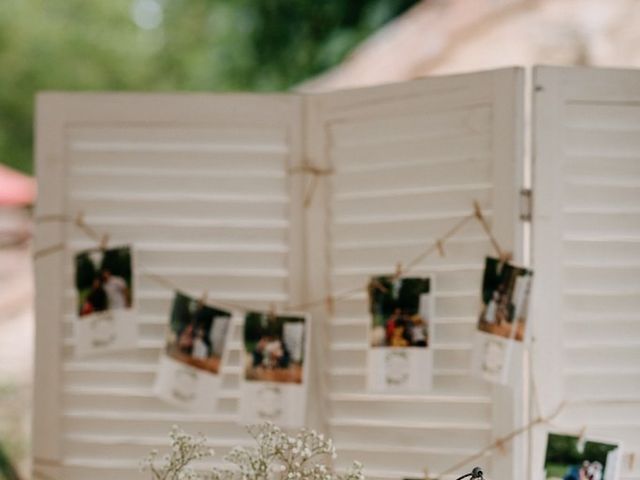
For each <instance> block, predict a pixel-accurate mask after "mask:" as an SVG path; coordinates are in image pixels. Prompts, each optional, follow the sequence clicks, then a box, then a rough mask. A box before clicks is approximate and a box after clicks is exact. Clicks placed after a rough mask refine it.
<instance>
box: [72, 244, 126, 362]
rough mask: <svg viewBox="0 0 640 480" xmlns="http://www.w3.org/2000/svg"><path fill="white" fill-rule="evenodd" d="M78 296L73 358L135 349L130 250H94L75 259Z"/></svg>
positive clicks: (84, 252)
mask: <svg viewBox="0 0 640 480" xmlns="http://www.w3.org/2000/svg"><path fill="white" fill-rule="evenodd" d="M74 267H75V287H76V295H77V297H76V298H77V303H76V321H75V322H74V331H75V355H76V356H78V357H83V356H88V355H95V354H102V353H108V352H113V351H120V350H126V349H131V348H135V347H136V344H137V341H138V326H137V319H136V316H135V313H134V310H133V307H134V305H133V304H134V302H133V299H134V295H133V294H134V282H133V272H134V265H133V251H132V248H131V247H130V246H121V247H112V248H106V249H102V248H94V249H90V250H84V251H81V252H78V253H77V254H76V255H75V265H74Z"/></svg>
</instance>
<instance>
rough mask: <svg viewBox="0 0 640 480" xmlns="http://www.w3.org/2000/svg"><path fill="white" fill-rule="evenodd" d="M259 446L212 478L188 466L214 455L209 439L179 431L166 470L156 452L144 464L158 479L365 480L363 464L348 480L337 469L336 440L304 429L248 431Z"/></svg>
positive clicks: (237, 452)
mask: <svg viewBox="0 0 640 480" xmlns="http://www.w3.org/2000/svg"><path fill="white" fill-rule="evenodd" d="M248 431H249V433H250V434H251V436H252V437H253V438H254V440H255V441H256V446H255V447H251V448H244V447H236V448H234V449H233V450H232V451H231V452H230V453H229V454H228V455H227V456H226V457H225V460H227V461H228V462H229V463H231V464H233V467H231V468H228V469H219V468H215V469H213V471H212V473H210V474H204V475H203V474H200V475H199V474H197V473H195V472H194V471H193V470H191V469H190V468H189V467H188V464H189V462H191V461H192V460H197V459H199V458H203V457H208V456H211V455H213V451H211V450H209V449H207V448H206V447H205V445H204V443H205V439H204V438H203V437H199V438H198V439H194V438H193V437H191V436H189V435H187V434H185V433H184V432H182V431H180V430H178V429H176V428H174V430H173V431H172V432H171V440H172V451H171V455H166V456H165V457H164V458H163V463H164V464H163V466H162V467H160V468H158V467H156V466H155V465H154V463H155V461H156V459H157V455H158V454H157V452H152V453H151V455H149V457H147V458H146V459H145V461H144V463H145V466H146V467H147V470H150V471H151V473H152V475H153V478H154V480H192V479H209V480H364V475H363V473H362V465H361V464H360V463H358V462H354V463H353V465H352V466H351V468H350V469H349V470H348V471H347V472H346V473H345V474H343V475H340V474H337V473H336V472H335V470H334V469H333V468H332V460H334V459H335V458H336V457H337V455H336V450H335V447H334V446H333V441H332V440H330V439H325V438H324V436H323V435H321V434H319V433H317V432H315V431H313V430H307V429H303V430H300V431H299V432H298V433H297V434H296V435H295V436H293V437H292V436H289V435H287V434H286V433H285V432H284V431H282V429H280V428H279V427H277V426H275V425H273V424H272V423H264V424H261V425H254V426H251V427H249V428H248Z"/></svg>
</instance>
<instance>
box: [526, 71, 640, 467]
mask: <svg viewBox="0 0 640 480" xmlns="http://www.w3.org/2000/svg"><path fill="white" fill-rule="evenodd" d="M533 84H534V88H535V91H534V93H533V95H534V97H533V106H534V124H533V127H534V128H533V134H534V142H533V150H534V169H533V172H534V181H533V186H534V221H533V232H534V234H533V267H534V270H535V275H536V278H537V280H536V284H535V285H536V286H535V289H534V298H533V302H532V307H533V315H532V318H533V322H532V323H533V325H534V328H535V337H536V341H535V350H534V356H535V370H534V373H535V377H536V379H537V383H538V389H539V390H540V398H541V403H542V408H543V409H544V410H545V412H544V413H545V414H548V413H550V412H551V411H553V410H554V409H555V408H556V407H557V405H558V404H559V402H561V401H562V400H566V401H568V402H569V404H568V405H567V406H566V408H565V410H564V411H563V413H562V414H561V415H560V416H559V417H558V418H557V419H556V420H555V422H554V424H555V426H556V427H557V428H561V429H566V430H567V431H568V432H573V433H574V434H579V433H580V432H581V430H582V427H583V426H584V425H587V426H588V428H587V429H586V432H585V433H586V435H592V436H595V437H601V438H611V439H614V440H615V439H617V440H619V441H622V442H623V447H624V450H625V451H626V452H627V455H626V456H625V457H624V458H623V469H622V477H621V478H623V479H631V478H640V313H639V312H640V72H638V71H630V70H627V71H625V70H601V69H586V68H585V69H581V68H553V67H539V68H536V69H535V70H534V78H533ZM534 447H535V448H534V453H535V455H534V459H533V462H532V468H533V469H534V471H533V472H532V473H533V475H534V476H533V478H536V477H537V475H539V468H540V465H542V463H541V462H542V455H543V453H544V452H543V451H542V449H543V447H544V441H543V433H542V432H541V431H540V430H539V431H538V432H537V434H536V436H535V444H534ZM629 454H634V455H635V460H634V459H632V457H631V456H630V455H629Z"/></svg>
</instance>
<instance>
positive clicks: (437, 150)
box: [306, 69, 523, 479]
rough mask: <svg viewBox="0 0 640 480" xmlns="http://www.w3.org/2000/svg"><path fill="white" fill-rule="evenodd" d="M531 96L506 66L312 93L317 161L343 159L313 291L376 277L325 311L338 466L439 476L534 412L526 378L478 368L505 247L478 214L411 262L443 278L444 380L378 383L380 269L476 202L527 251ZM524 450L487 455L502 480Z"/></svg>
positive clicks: (437, 337)
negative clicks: (486, 285)
mask: <svg viewBox="0 0 640 480" xmlns="http://www.w3.org/2000/svg"><path fill="white" fill-rule="evenodd" d="M522 93H523V72H522V71H521V70H519V69H507V70H500V71H494V72H486V73H476V74H469V75H459V76H453V77H442V78H428V79H422V80H418V81H414V82H410V83H406V84H398V85H388V86H382V87H374V88H367V89H360V90H351V91H344V92H335V93H330V94H323V95H318V96H315V97H310V98H309V99H308V102H307V116H306V118H307V139H308V141H307V147H308V151H309V159H310V161H311V162H312V163H313V164H314V165H317V166H319V167H321V168H332V169H333V170H334V175H332V176H331V177H328V178H326V179H325V180H324V181H323V182H322V189H321V191H319V192H318V193H319V195H318V197H317V198H316V199H315V202H314V204H313V206H312V209H311V211H310V217H309V222H308V228H309V230H308V232H309V233H308V240H309V253H308V257H307V258H308V262H309V267H310V271H309V275H310V285H311V289H310V292H309V294H310V295H312V296H315V297H318V296H319V297H320V298H322V297H323V296H324V295H326V294H328V293H329V292H331V293H333V294H336V293H339V292H341V291H344V290H348V289H350V288H353V287H357V286H358V285H362V287H363V288H362V291H361V292H360V293H359V294H356V295H355V296H354V297H353V298H351V299H349V300H347V301H344V302H340V303H338V304H336V305H335V315H333V316H330V317H328V316H327V315H326V314H325V310H324V308H320V309H317V310H316V311H314V315H315V316H316V317H315V318H316V320H317V319H319V318H325V317H326V319H325V320H323V322H322V323H323V324H324V325H326V328H325V329H323V332H321V333H322V338H323V342H326V343H325V344H326V347H327V348H326V350H325V352H323V354H322V357H321V358H323V359H324V361H325V364H324V368H323V369H324V377H323V381H324V387H325V394H324V397H325V403H324V408H325V414H326V424H327V426H328V431H329V433H330V435H331V436H332V437H333V438H334V439H335V440H336V445H337V447H338V450H339V451H340V452H342V455H341V458H340V459H339V464H341V465H346V464H347V463H348V461H349V460H350V459H351V458H358V459H360V460H361V461H362V462H363V463H364V464H365V467H366V474H367V477H368V478H374V479H377V478H380V479H382V478H403V477H420V476H421V475H423V469H424V468H427V469H428V471H429V473H431V474H438V473H440V472H442V471H444V470H446V469H447V468H449V467H451V466H452V465H454V464H455V463H456V462H458V461H460V460H461V459H462V458H464V457H465V456H468V455H470V454H473V453H475V452H476V451H478V450H479V449H481V448H482V447H484V446H485V445H486V444H487V443H489V442H490V441H492V439H495V438H497V437H499V436H500V435H502V434H504V433H506V432H509V431H511V430H512V429H513V428H515V426H517V425H520V424H521V422H522V421H523V420H522V415H523V412H522V410H521V409H520V405H521V403H522V402H521V400H522V399H521V397H520V395H521V394H522V389H521V388H520V387H517V388H516V389H515V391H514V392H511V391H509V390H508V389H503V388H491V387H490V386H489V385H487V384H486V383H483V382H482V381H480V380H477V379H474V378H472V377H471V376H470V373H471V372H470V365H469V361H470V351H471V340H472V335H473V333H474V330H475V325H476V315H477V312H478V306H479V301H480V300H479V298H480V297H479V295H480V284H481V278H482V269H483V265H484V256H485V255H486V254H492V253H493V252H492V249H491V246H490V244H489V241H488V239H487V237H486V235H484V234H483V232H482V230H481V227H480V226H479V224H478V223H477V222H475V223H474V222H471V223H470V224H469V225H468V226H466V227H465V228H464V230H462V231H461V232H460V234H458V235H457V236H456V237H455V238H453V239H452V240H451V241H449V242H448V243H447V244H446V246H445V251H446V256H445V257H444V258H439V257H438V255H437V254H436V255H434V256H431V257H430V258H428V259H426V260H425V261H424V262H423V263H421V264H420V265H419V266H418V267H417V268H416V269H415V270H414V271H412V274H415V275H420V274H432V275H433V276H434V277H435V284H436V286H437V287H436V291H435V311H436V316H435V322H434V323H435V328H434V330H435V334H434V339H433V347H432V348H433V349H434V351H435V355H434V358H435V378H434V389H433V391H432V392H431V393H429V394H426V395H419V396H407V395H388V396H384V395H380V394H369V393H367V392H366V385H365V384H366V373H365V369H366V354H367V346H368V338H367V326H368V322H369V316H368V308H367V298H366V291H365V285H366V284H367V282H368V278H369V276H371V275H376V274H384V273H389V274H393V272H394V271H395V265H396V263H397V262H399V261H400V262H405V264H406V263H407V262H409V261H410V260H411V259H413V258H414V257H415V256H416V255H417V254H419V253H420V252H422V251H423V250H424V249H425V248H427V247H428V246H429V245H430V244H432V243H433V242H434V241H435V240H436V239H437V237H438V236H439V235H441V234H443V233H444V232H445V231H447V230H448V229H449V228H451V227H452V225H454V224H455V223H456V222H457V221H459V220H460V218H461V217H463V216H465V215H468V214H469V213H470V211H471V209H472V203H473V201H474V200H477V201H479V202H480V204H481V205H482V207H483V209H484V211H485V213H486V215H487V217H488V219H489V220H490V223H491V224H492V226H493V228H494V230H495V232H496V235H497V237H498V238H499V239H500V242H501V244H502V245H503V246H504V248H505V249H508V250H512V251H514V255H515V258H516V260H520V259H521V258H522V251H521V247H520V245H521V244H522V237H521V235H522V233H521V222H520V221H519V220H518V203H517V198H518V192H519V189H520V188H521V186H522V164H523V163H522V141H521V139H522V134H521V132H522V125H523V118H522V117H523V112H522V103H521V100H522V98H523V95H522ZM323 212H328V215H327V216H325V215H324V213H323ZM522 448H523V447H522V442H521V441H520V440H519V441H517V442H515V443H514V444H513V445H512V446H510V447H509V448H508V450H507V451H506V452H504V453H499V454H496V455H494V456H489V457H486V458H483V459H479V460H476V461H475V464H482V465H483V466H484V467H486V468H487V470H488V471H490V472H491V474H492V478H510V477H518V476H520V475H521V474H522V473H523V470H521V469H522V468H523V465H522V462H519V461H518V460H519V459H521V457H522V455H521V453H522ZM470 466H471V465H467V466H465V467H462V468H461V469H460V471H458V472H454V473H457V474H461V473H463V472H464V471H465V468H467V470H469V469H470V468H469V467H470ZM449 476H452V474H450V475H449ZM456 476H457V475H456Z"/></svg>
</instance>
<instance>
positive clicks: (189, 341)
mask: <svg viewBox="0 0 640 480" xmlns="http://www.w3.org/2000/svg"><path fill="white" fill-rule="evenodd" d="M230 323H231V313H230V312H227V311H224V310H220V309H217V308H214V307H211V306H209V305H205V304H204V303H203V302H202V301H201V300H196V299H194V298H191V297H189V296H187V295H184V294H183V293H180V292H176V294H175V297H174V299H173V306H172V308H171V317H170V319H169V329H168V332H167V346H166V351H167V355H169V356H170V357H172V358H173V359H175V360H178V361H180V362H183V363H185V364H187V365H191V366H192V367H196V368H199V369H201V370H205V371H207V372H210V373H215V374H217V373H218V372H219V370H220V363H221V359H222V354H223V352H224V345H225V340H226V336H227V329H228V328H229V325H230Z"/></svg>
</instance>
